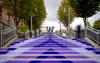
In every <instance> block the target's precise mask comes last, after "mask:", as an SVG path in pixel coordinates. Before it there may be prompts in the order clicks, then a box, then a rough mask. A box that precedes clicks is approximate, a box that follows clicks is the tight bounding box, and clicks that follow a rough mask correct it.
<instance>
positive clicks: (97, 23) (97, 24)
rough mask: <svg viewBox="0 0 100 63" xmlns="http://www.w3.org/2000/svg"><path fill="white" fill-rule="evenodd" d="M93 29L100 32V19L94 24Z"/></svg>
mask: <svg viewBox="0 0 100 63" xmlns="http://www.w3.org/2000/svg"><path fill="white" fill-rule="evenodd" d="M93 28H95V29H97V30H100V19H98V20H96V21H95V22H94V24H93Z"/></svg>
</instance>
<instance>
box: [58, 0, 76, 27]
mask: <svg viewBox="0 0 100 63" xmlns="http://www.w3.org/2000/svg"><path fill="white" fill-rule="evenodd" d="M69 8H70V21H71V22H72V20H73V18H74V17H75V11H74V10H73V9H72V8H71V7H70V5H69V0H61V5H60V7H59V9H58V14H57V16H58V19H59V20H60V21H61V22H62V23H63V24H64V26H65V27H68V24H69V23H68V19H69V17H68V15H69Z"/></svg>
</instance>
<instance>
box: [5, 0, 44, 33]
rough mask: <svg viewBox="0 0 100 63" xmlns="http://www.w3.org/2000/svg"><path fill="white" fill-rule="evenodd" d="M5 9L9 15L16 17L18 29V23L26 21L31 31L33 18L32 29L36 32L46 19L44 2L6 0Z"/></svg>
mask: <svg viewBox="0 0 100 63" xmlns="http://www.w3.org/2000/svg"><path fill="white" fill-rule="evenodd" d="M4 8H5V9H7V11H8V14H9V15H11V16H14V17H15V23H16V27H18V26H17V25H18V23H17V21H20V20H22V19H24V21H26V23H27V25H28V26H29V29H31V26H30V24H31V16H32V17H33V21H32V22H33V23H32V24H33V27H32V28H33V30H34V31H36V29H39V28H40V27H41V24H42V22H43V21H44V19H45V18H46V9H45V5H44V0H4ZM35 34H36V33H35Z"/></svg>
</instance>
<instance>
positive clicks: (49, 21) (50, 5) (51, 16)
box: [42, 0, 100, 30]
mask: <svg viewBox="0 0 100 63" xmlns="http://www.w3.org/2000/svg"><path fill="white" fill-rule="evenodd" d="M44 1H45V6H46V11H47V18H46V20H45V21H44V23H43V25H42V26H54V27H55V29H56V30H59V23H58V21H59V20H58V19H57V10H58V7H59V6H60V1H61V0H44ZM97 19H100V11H99V12H97V14H95V15H94V16H92V17H90V18H89V19H88V20H89V22H90V24H91V25H93V23H94V21H95V20H97ZM79 24H81V25H82V26H84V22H83V19H82V18H75V20H74V21H73V23H72V24H71V26H72V27H73V29H74V28H75V27H76V25H79ZM62 28H64V26H63V25H62Z"/></svg>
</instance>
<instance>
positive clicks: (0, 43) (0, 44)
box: [0, 30, 3, 47]
mask: <svg viewBox="0 0 100 63" xmlns="http://www.w3.org/2000/svg"><path fill="white" fill-rule="evenodd" d="M2 41H3V39H2V30H1V42H0V46H1V47H2Z"/></svg>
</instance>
